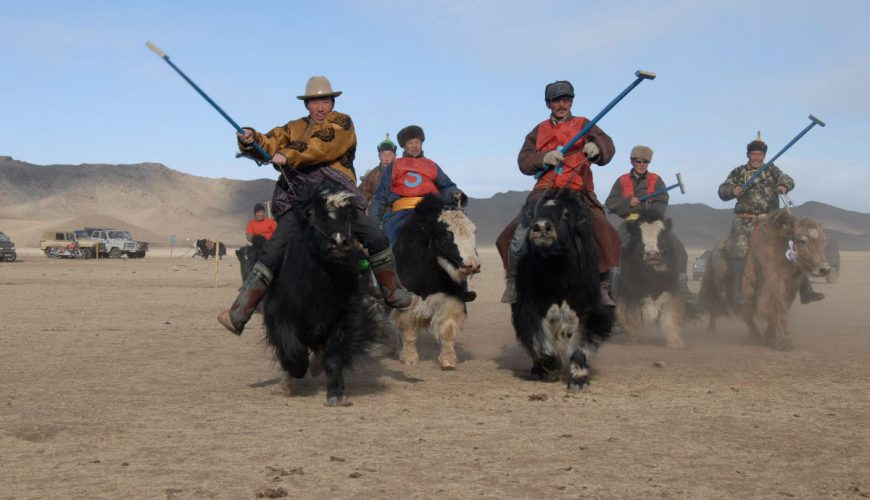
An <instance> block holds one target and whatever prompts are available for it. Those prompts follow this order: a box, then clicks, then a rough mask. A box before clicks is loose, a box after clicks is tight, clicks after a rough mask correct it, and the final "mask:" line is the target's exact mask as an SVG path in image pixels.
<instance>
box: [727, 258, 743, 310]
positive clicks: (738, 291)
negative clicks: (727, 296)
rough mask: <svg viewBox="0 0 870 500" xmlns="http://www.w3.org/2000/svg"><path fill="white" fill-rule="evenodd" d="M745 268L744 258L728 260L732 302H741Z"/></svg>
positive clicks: (737, 303) (739, 303)
mask: <svg viewBox="0 0 870 500" xmlns="http://www.w3.org/2000/svg"><path fill="white" fill-rule="evenodd" d="M745 268H746V259H731V260H729V261H728V272H729V273H730V274H731V297H732V298H733V299H734V304H736V305H738V306H739V305H741V304H743V292H742V288H743V270H744V269H745Z"/></svg>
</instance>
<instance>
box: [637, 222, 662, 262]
mask: <svg viewBox="0 0 870 500" xmlns="http://www.w3.org/2000/svg"><path fill="white" fill-rule="evenodd" d="M664 229H665V224H664V222H662V221H660V220H657V221H655V222H644V223H643V224H641V225H640V239H641V242H643V251H644V253H646V254H652V253H658V252H659V234H660V233H661V232H662V231H664Z"/></svg>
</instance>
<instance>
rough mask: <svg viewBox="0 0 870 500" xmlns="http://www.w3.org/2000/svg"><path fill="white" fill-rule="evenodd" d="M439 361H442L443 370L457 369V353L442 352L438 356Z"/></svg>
mask: <svg viewBox="0 0 870 500" xmlns="http://www.w3.org/2000/svg"><path fill="white" fill-rule="evenodd" d="M438 361H440V362H441V369H442V370H455V369H456V354H455V353H450V354H442V355H441V356H440V357H439V358H438Z"/></svg>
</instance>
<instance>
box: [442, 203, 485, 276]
mask: <svg viewBox="0 0 870 500" xmlns="http://www.w3.org/2000/svg"><path fill="white" fill-rule="evenodd" d="M438 222H441V223H443V224H444V225H446V226H447V230H448V231H450V232H451V233H452V234H453V244H454V245H455V246H456V250H458V251H459V258H460V259H462V269H457V268H456V266H454V265H452V264H451V263H450V262H448V261H447V260H446V259H444V258H442V257H438V264H440V265H441V267H442V268H443V269H444V270H445V271H447V274H449V275H450V277H451V279H453V281H455V282H457V283H462V282H463V281H465V280H466V279H468V275H469V274H472V273H476V272H479V270H480V258H479V257H478V255H477V247H476V246H475V239H474V233H475V231H477V228H476V227H475V226H474V223H473V222H471V219H469V218H468V217H466V216H465V214H464V213H462V212H461V211H459V210H445V211H444V212H442V213H441V215H439V216H438Z"/></svg>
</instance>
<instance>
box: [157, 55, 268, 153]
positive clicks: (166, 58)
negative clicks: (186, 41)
mask: <svg viewBox="0 0 870 500" xmlns="http://www.w3.org/2000/svg"><path fill="white" fill-rule="evenodd" d="M145 45H146V46H148V48H149V49H151V50H152V51H154V53H155V54H157V56H158V57H160V58H161V59H163V60H164V61H166V64H168V65H170V66H172V69H174V70H175V71H176V72H178V74H179V75H181V77H182V78H184V80H185V81H187V83H189V84H190V86H191V87H193V89H194V90H196V91H197V92H199V95H201V96H202V97H203V98H204V99H205V100H206V101H208V103H209V104H211V105H212V107H213V108H214V109H216V110H217V112H218V113H220V114H221V116H223V117H224V118H225V119H226V120H227V121H228V122H230V125H232V126H233V127H234V128H235V129H236V131H237V132H238V133H240V134H243V133H245V131H244V129H242V127H240V126H239V124H238V123H236V122H235V121H234V120H233V119H232V118H230V115H228V114H226V113H225V112H224V110H222V109H221V107H220V106H218V105H217V103H216V102H214V101H212V100H211V97H209V96H207V95H206V93H205V92H203V91H202V89H200V88H199V87H198V86H197V85H196V84H195V83H193V80H191V79H190V78H188V77H187V75H185V74H184V72H183V71H181V70H180V69H178V66H176V65H175V64H173V63H172V61H170V60H169V56H168V55H167V54H166V53H165V52H163V51H162V50H160V49H159V48H157V46H156V45H154V44H153V43H151V42H147V43H146V44H145ZM251 144H252V145H253V146H254V149H256V150H257V152H258V153H260V156H262V157H263V158H264V159H263V160H262V161H260V160H256V159H255V160H254V161H256V162H257V165H262V164H264V163H269V161H270V160H271V159H272V155H270V154H269V153H267V152H266V151H265V150H264V149H263V148H262V147H260V145H259V144H257V143H256V142H253V143H251Z"/></svg>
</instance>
